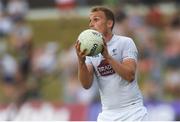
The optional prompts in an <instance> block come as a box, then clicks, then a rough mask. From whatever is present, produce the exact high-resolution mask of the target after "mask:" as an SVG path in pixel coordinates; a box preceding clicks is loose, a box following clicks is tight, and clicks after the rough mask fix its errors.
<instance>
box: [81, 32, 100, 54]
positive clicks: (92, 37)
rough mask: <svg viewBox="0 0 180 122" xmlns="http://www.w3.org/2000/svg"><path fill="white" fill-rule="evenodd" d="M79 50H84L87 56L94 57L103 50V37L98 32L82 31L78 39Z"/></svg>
mask: <svg viewBox="0 0 180 122" xmlns="http://www.w3.org/2000/svg"><path fill="white" fill-rule="evenodd" d="M78 40H79V42H80V43H81V45H80V50H81V51H84V50H85V49H86V55H87V56H95V55H97V54H99V53H101V52H102V49H103V36H102V34H101V33H100V32H98V31H96V30H92V29H87V30H84V31H82V32H81V33H80V34H79V37H78Z"/></svg>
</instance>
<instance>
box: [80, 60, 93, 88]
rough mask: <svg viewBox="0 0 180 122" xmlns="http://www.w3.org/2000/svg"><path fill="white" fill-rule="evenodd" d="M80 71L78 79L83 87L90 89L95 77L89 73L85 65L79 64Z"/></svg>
mask: <svg viewBox="0 0 180 122" xmlns="http://www.w3.org/2000/svg"><path fill="white" fill-rule="evenodd" d="M78 69H79V70H78V77H79V80H80V82H81V84H82V86H83V87H84V88H85V89H89V88H90V87H91V85H92V80H93V75H91V73H90V72H89V71H88V68H87V66H86V64H85V63H81V62H79V65H78Z"/></svg>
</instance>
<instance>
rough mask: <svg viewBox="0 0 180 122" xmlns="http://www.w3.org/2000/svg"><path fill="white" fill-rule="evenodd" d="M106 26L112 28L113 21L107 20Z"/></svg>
mask: <svg viewBox="0 0 180 122" xmlns="http://www.w3.org/2000/svg"><path fill="white" fill-rule="evenodd" d="M107 26H108V27H109V28H111V27H112V26H113V21H112V20H108V21H107Z"/></svg>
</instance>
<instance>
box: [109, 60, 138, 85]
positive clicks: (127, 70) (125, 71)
mask: <svg viewBox="0 0 180 122" xmlns="http://www.w3.org/2000/svg"><path fill="white" fill-rule="evenodd" d="M107 61H108V63H109V64H110V65H111V66H112V68H113V69H114V71H115V72H116V73H118V74H119V75H120V76H121V77H122V78H123V79H125V80H127V81H128V82H132V81H133V80H134V78H135V71H134V70H133V69H132V68H131V67H130V66H127V65H125V64H122V63H121V62H118V61H116V60H115V59H113V58H112V57H109V58H107Z"/></svg>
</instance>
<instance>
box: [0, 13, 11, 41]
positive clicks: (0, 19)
mask: <svg viewBox="0 0 180 122" xmlns="http://www.w3.org/2000/svg"><path fill="white" fill-rule="evenodd" d="M12 26H13V23H12V21H11V19H10V18H9V17H8V16H6V14H5V13H4V12H0V37H1V38H3V37H7V36H8V35H9V34H10V32H11V29H12Z"/></svg>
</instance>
